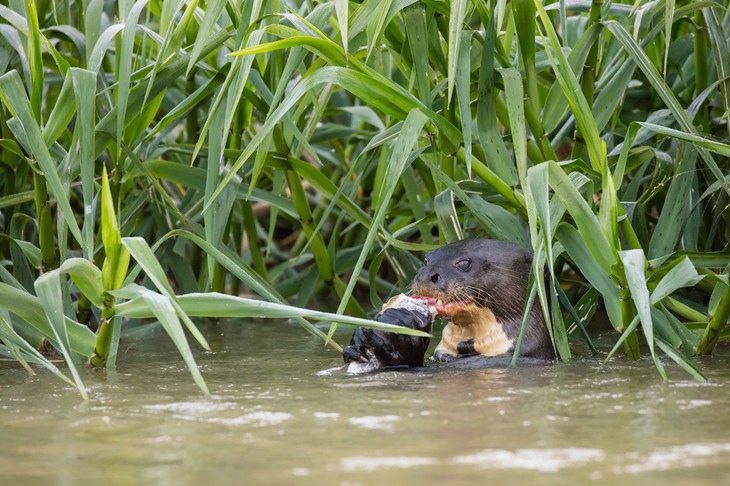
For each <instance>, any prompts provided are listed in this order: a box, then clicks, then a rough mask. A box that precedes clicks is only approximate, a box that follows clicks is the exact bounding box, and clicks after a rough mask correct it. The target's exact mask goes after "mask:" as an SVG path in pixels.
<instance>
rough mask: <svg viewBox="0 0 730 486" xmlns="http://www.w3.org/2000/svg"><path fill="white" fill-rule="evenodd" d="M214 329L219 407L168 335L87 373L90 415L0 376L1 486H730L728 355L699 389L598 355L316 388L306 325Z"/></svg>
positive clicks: (645, 365) (318, 362) (2, 368)
mask: <svg viewBox="0 0 730 486" xmlns="http://www.w3.org/2000/svg"><path fill="white" fill-rule="evenodd" d="M204 329H205V331H206V337H207V338H208V339H209V341H210V343H211V346H212V347H213V352H210V353H206V352H197V353H196V359H197V361H198V364H199V365H200V368H201V370H202V373H203V376H204V377H205V379H206V381H207V383H208V386H209V388H210V390H211V393H212V396H211V397H210V398H206V397H205V396H203V395H202V394H201V392H200V391H199V390H198V389H197V387H195V385H194V384H193V381H192V379H191V378H190V375H189V373H188V371H187V369H186V368H185V366H184V364H183V363H182V360H181V359H180V358H179V356H178V355H177V352H176V350H175V348H174V346H173V345H172V344H171V343H170V342H169V339H167V337H166V336H164V335H157V336H152V337H147V338H145V339H140V340H128V341H127V342H125V344H124V346H123V347H124V352H123V354H122V355H121V356H120V359H119V370H118V372H116V373H109V374H106V373H98V372H92V371H89V370H84V371H82V376H83V380H84V382H85V383H86V384H87V386H88V388H89V395H90V400H89V401H88V402H84V401H82V400H81V399H80V396H79V394H78V392H76V391H75V390H74V389H73V388H71V387H69V386H67V385H66V384H65V383H63V382H61V381H60V380H58V379H56V378H54V377H52V376H51V375H50V374H48V373H47V372H43V371H42V370H39V372H38V374H37V375H35V376H30V375H28V374H27V372H25V371H24V370H22V369H20V368H19V367H17V366H16V365H14V364H8V363H0V430H1V431H2V439H1V440H0V484H64V485H66V484H69V485H71V484H73V485H75V484H93V483H98V484H101V483H105V484H109V485H116V484H121V485H126V484H130V485H131V484H156V485H168V484H169V485H176V486H178V485H184V484H196V485H199V484H204V485H213V484H312V485H315V484H316V485H321V484H333V485H343V486H344V485H347V486H350V485H358V484H362V485H381V484H399V485H409V484H415V485H421V484H485V482H486V481H490V482H493V483H494V484H500V485H501V484H527V483H531V484H535V483H540V484H579V483H583V482H590V483H593V484H616V482H617V481H621V482H622V483H628V484H642V485H652V484H657V485H659V484H662V485H664V484H682V485H693V484H730V466H727V464H728V463H730V432H729V431H728V428H729V426H730V413H728V410H730V395H729V394H728V384H729V383H730V353H728V351H727V350H723V349H721V350H719V352H718V353H717V355H716V356H714V357H712V358H707V359H703V360H700V363H699V365H700V367H701V369H702V370H703V371H704V372H705V373H706V374H707V376H708V377H709V378H710V382H709V383H704V384H703V383H698V382H696V381H694V380H693V379H691V378H690V377H689V376H688V375H686V374H685V373H684V372H682V371H681V370H679V369H678V368H677V367H676V366H674V365H672V364H671V363H669V362H667V363H666V365H667V368H668V371H669V374H670V378H671V381H670V382H669V383H664V382H662V380H661V378H660V377H659V375H658V374H657V372H656V370H655V369H654V367H653V364H652V362H651V361H650V360H648V359H647V360H642V361H639V362H629V361H627V360H625V359H623V358H618V359H616V360H614V361H613V362H611V363H610V364H608V365H607V366H606V367H604V368H603V369H602V370H599V365H600V360H598V359H593V358H590V357H582V358H578V359H577V360H576V361H575V362H573V363H571V364H567V365H564V364H557V365H552V366H542V367H531V368H517V369H491V370H479V371H461V372H452V371H443V372H438V373H414V372H383V373H378V374H374V375H367V376H356V377H353V376H347V375H344V374H341V373H334V374H331V375H324V376H323V375H321V374H318V372H319V371H321V370H324V369H328V368H332V367H334V366H337V365H339V364H340V357H339V355H337V354H336V353H335V352H333V351H327V350H325V349H324V348H323V346H322V343H321V341H319V340H317V339H316V338H311V337H310V336H309V335H308V334H307V333H305V332H304V331H303V330H301V329H300V328H298V327H295V326H292V325H288V324H286V323H281V322H274V321H269V322H265V323H251V322H250V321H249V322H226V323H223V324H218V325H210V326H204ZM610 339H613V337H610ZM346 340H347V338H346V337H345V336H344V335H341V336H340V339H339V341H340V342H343V341H346ZM608 342H609V341H608V340H607V341H606V343H608Z"/></svg>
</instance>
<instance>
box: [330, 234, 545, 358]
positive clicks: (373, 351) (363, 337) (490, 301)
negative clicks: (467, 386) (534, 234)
mask: <svg viewBox="0 0 730 486" xmlns="http://www.w3.org/2000/svg"><path fill="white" fill-rule="evenodd" d="M531 263H532V252H531V251H530V250H528V249H526V248H523V247H521V246H519V245H515V244H513V243H508V242H504V241H497V240H485V239H472V240H464V241H459V242H456V243H452V244H449V245H446V246H443V247H441V248H438V249H436V250H434V251H432V252H429V253H428V254H427V255H426V258H425V259H424V262H423V267H422V268H421V269H420V270H419V271H418V273H417V274H416V277H415V278H414V279H413V285H412V290H413V292H412V293H413V298H411V299H408V298H404V299H400V300H398V302H397V303H396V304H395V305H393V302H394V301H391V302H390V303H389V304H386V306H384V310H383V312H382V314H380V316H378V318H377V320H379V321H382V322H388V323H391V324H395V325H399V326H406V327H410V328H413V329H420V330H425V331H428V330H430V324H431V320H432V318H433V314H437V315H438V316H439V317H441V318H443V319H444V320H445V321H446V326H445V327H444V330H443V333H442V338H441V342H440V343H439V344H438V346H437V347H436V350H435V352H434V359H435V360H437V361H442V362H449V361H454V360H456V359H457V358H462V357H466V356H474V355H481V356H487V357H497V356H501V357H504V356H511V355H512V353H513V352H514V349H515V343H516V341H517V338H518V336H519V333H520V326H521V322H522V314H523V312H524V309H525V300H526V296H527V283H528V278H529V275H530V268H531ZM414 303H415V304H416V305H413V304H414ZM418 304H420V305H418ZM427 347H428V338H419V337H414V336H405V335H400V334H394V333H390V332H386V331H381V330H376V329H365V328H358V329H356V330H355V333H354V334H353V337H352V341H351V342H350V345H349V346H347V347H346V348H345V350H344V352H343V355H344V359H345V362H347V363H359V362H369V363H371V364H372V366H371V367H370V369H374V368H384V367H392V366H408V367H416V366H421V365H423V357H424V354H425V352H426V348H427ZM520 356H522V357H526V358H536V359H539V360H549V359H553V358H554V357H555V353H554V350H553V346H552V343H551V340H550V336H549V334H548V330H547V327H546V325H545V321H544V319H543V316H542V310H541V308H540V305H539V303H538V302H537V301H535V304H534V305H533V308H532V310H531V311H530V315H529V320H528V323H527V329H526V332H525V336H524V338H523V339H522V344H521V346H520ZM373 363H374V364H373Z"/></svg>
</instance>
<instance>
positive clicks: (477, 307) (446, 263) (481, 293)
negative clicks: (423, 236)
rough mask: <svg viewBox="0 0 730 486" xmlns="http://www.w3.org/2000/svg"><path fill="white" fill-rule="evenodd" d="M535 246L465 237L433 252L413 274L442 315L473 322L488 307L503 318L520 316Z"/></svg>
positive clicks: (417, 287)
mask: <svg viewBox="0 0 730 486" xmlns="http://www.w3.org/2000/svg"><path fill="white" fill-rule="evenodd" d="M531 263H532V252H531V251H530V250H528V249H527V248H524V247H522V246H519V245H516V244H513V243H508V242H504V241H498V240H484V239H474V240H463V241H459V242H456V243H451V244H449V245H446V246H442V247H441V248H438V249H436V250H434V251H431V252H429V253H428V254H427V255H426V257H425V258H424V261H423V267H422V268H421V269H420V270H419V271H418V273H417V274H416V277H415V278H414V279H413V294H414V295H419V296H423V297H428V298H429V301H430V303H431V304H432V305H434V306H435V307H436V310H437V311H438V313H439V315H440V316H441V317H444V318H447V319H448V320H449V321H450V322H452V323H454V324H456V325H462V324H463V325H467V324H469V322H470V321H471V320H473V319H474V317H475V316H476V315H478V314H479V313H481V312H483V311H484V309H488V310H490V311H491V312H492V313H493V314H494V317H495V318H496V320H497V321H498V322H500V321H503V320H505V319H509V318H517V319H519V318H520V316H521V315H522V312H523V310H524V306H525V294H526V293H527V283H528V278H529V275H530V265H531Z"/></svg>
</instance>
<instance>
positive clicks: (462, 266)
mask: <svg viewBox="0 0 730 486" xmlns="http://www.w3.org/2000/svg"><path fill="white" fill-rule="evenodd" d="M456 268H458V269H459V270H461V271H462V272H468V271H469V270H471V261H470V260H459V261H458V262H456Z"/></svg>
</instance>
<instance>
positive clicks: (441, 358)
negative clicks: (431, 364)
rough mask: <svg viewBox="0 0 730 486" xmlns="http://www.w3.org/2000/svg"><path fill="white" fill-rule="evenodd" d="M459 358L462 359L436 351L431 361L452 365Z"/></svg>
mask: <svg viewBox="0 0 730 486" xmlns="http://www.w3.org/2000/svg"><path fill="white" fill-rule="evenodd" d="M459 358H460V356H456V355H454V354H448V353H445V352H443V351H441V350H438V349H437V350H436V351H434V352H433V356H431V359H432V360H433V361H437V362H439V363H450V362H452V361H454V360H457V359H459Z"/></svg>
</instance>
